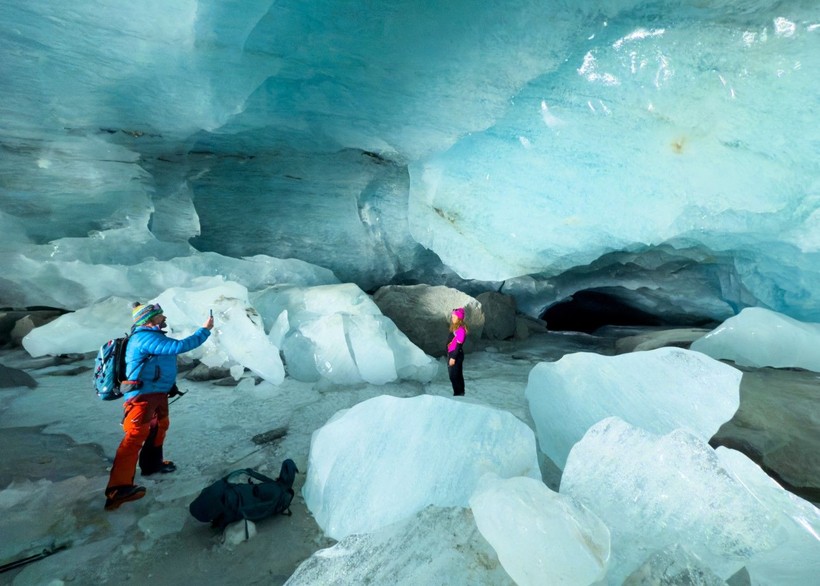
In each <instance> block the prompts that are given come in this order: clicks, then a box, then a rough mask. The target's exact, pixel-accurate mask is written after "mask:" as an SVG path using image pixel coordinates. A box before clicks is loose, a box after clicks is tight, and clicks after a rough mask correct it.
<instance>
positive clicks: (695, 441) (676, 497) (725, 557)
mask: <svg viewBox="0 0 820 586" xmlns="http://www.w3.org/2000/svg"><path fill="white" fill-rule="evenodd" d="M560 492H561V494H563V495H567V496H572V497H574V498H575V499H577V500H578V501H580V502H581V503H582V504H584V505H585V506H586V507H588V508H589V509H590V510H592V511H593V512H594V513H595V514H596V515H598V517H600V518H601V519H602V520H603V522H604V523H606V525H607V526H608V527H609V530H610V532H611V538H612V542H611V544H612V545H611V547H612V549H611V551H612V558H611V561H610V569H609V573H608V575H607V580H608V582H609V584H622V583H623V581H624V579H625V578H626V577H627V576H628V575H629V574H631V573H632V572H634V571H635V570H636V569H637V568H638V567H640V566H641V565H643V564H644V562H645V561H646V559H647V557H648V555H649V554H650V553H652V552H654V551H657V550H662V549H666V548H669V547H671V546H674V545H675V544H684V545H685V546H686V548H687V549H688V551H689V552H691V553H692V554H694V555H695V556H697V557H698V558H700V559H701V560H702V561H703V563H704V564H705V566H706V567H708V568H711V570H712V571H714V572H715V573H716V574H717V575H718V576H720V577H722V578H723V579H724V580H725V579H726V578H728V577H730V576H731V575H733V574H734V573H735V572H737V571H738V570H739V569H740V568H741V567H743V566H744V565H746V564H747V563H748V561H749V560H750V559H752V558H753V557H754V556H755V555H756V554H759V553H761V552H764V551H766V550H772V549H774V548H775V547H776V546H777V545H778V544H779V543H781V542H782V541H783V540H784V538H785V533H784V531H783V530H782V527H781V526H780V523H779V521H778V520H777V519H776V517H775V516H774V514H773V511H772V510H771V508H770V507H768V506H767V505H766V504H765V503H764V502H762V501H761V500H760V499H758V498H757V497H756V496H755V495H754V494H752V493H751V492H749V490H748V489H747V488H746V486H744V484H743V482H740V481H739V480H738V479H737V478H736V477H735V476H733V475H731V474H729V473H728V472H727V470H726V468H725V467H724V466H723V464H722V463H721V461H720V460H719V459H718V457H717V455H716V454H715V451H714V450H713V449H712V448H711V447H709V445H708V444H707V443H706V442H705V441H704V440H702V439H701V438H699V437H697V436H695V435H693V434H692V433H690V432H688V431H686V430H683V429H677V430H674V431H672V432H670V433H668V434H666V435H663V436H659V435H655V434H652V433H649V432H647V431H645V430H642V429H639V428H638V427H634V426H632V425H630V424H629V423H627V422H625V421H623V420H622V419H619V418H617V417H610V418H607V419H604V420H603V421H601V422H599V423H597V424H596V425H594V426H593V427H591V428H590V429H589V431H588V432H587V433H586V435H584V437H583V439H582V440H581V441H579V442H578V443H577V444H575V446H574V447H573V448H572V451H571V452H570V454H569V458H567V464H566V468H565V469H564V473H563V476H562V477H561V489H560Z"/></svg>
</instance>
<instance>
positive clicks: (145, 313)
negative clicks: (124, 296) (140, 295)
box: [131, 303, 162, 326]
mask: <svg viewBox="0 0 820 586" xmlns="http://www.w3.org/2000/svg"><path fill="white" fill-rule="evenodd" d="M161 313H162V308H161V307H160V306H159V303H148V304H146V305H142V304H140V303H135V304H134V309H133V310H132V311H131V316H132V317H133V318H134V325H135V326H144V325H145V324H147V323H148V322H149V321H150V320H151V318H153V317H156V316H158V315H160V314H161Z"/></svg>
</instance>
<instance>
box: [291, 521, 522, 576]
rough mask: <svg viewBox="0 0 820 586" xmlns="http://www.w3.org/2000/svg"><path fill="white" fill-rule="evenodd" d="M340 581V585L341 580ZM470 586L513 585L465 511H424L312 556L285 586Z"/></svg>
mask: <svg viewBox="0 0 820 586" xmlns="http://www.w3.org/2000/svg"><path fill="white" fill-rule="evenodd" d="M340 577H343V578H344V579H343V580H340ZM340 583H344V584H408V585H409V584H452V585H454V586H455V585H458V584H469V585H470V586H513V585H514V584H515V582H513V581H512V579H510V577H509V576H508V575H507V573H506V572H505V571H504V568H503V567H502V566H501V564H500V563H499V561H498V557H497V556H496V554H495V552H494V551H493V548H492V547H490V544H489V543H487V541H486V540H485V539H484V538H483V537H482V536H481V533H479V531H478V529H477V528H476V524H475V522H474V520H473V515H472V514H471V513H470V509H465V508H462V507H449V508H441V507H427V508H425V509H422V510H421V511H420V512H419V513H417V514H416V515H415V516H413V517H411V518H409V519H407V520H404V521H399V522H397V523H394V524H392V525H389V526H387V527H384V528H383V529H379V530H378V531H374V532H372V533H361V534H356V535H349V536H347V537H345V538H344V539H342V540H341V541H339V543H337V544H336V545H334V546H333V547H330V548H327V549H322V550H319V551H317V552H316V553H314V554H313V555H312V556H310V557H309V558H308V559H307V560H305V561H304V562H302V564H301V565H300V566H299V567H298V568H297V569H296V571H295V572H294V573H293V575H291V577H290V578H289V579H288V581H287V582H285V585H286V586H337V585H338V584H340Z"/></svg>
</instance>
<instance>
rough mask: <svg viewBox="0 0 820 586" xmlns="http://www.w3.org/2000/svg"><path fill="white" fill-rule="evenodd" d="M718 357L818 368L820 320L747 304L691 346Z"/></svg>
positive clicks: (742, 362) (743, 363)
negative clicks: (808, 320) (792, 316)
mask: <svg viewBox="0 0 820 586" xmlns="http://www.w3.org/2000/svg"><path fill="white" fill-rule="evenodd" d="M690 348H691V349H692V350H696V351H698V352H703V353H704V354H706V355H708V356H711V357H712V358H715V359H718V360H731V361H732V362H734V363H736V364H739V365H741V366H754V367H758V368H760V367H764V366H772V367H774V368H805V369H806V370H813V371H815V372H820V352H818V350H817V349H818V348H820V323H806V322H801V321H797V320H796V319H792V318H790V317H788V316H786V315H783V314H780V313H777V312H775V311H771V310H768V309H763V308H762V307H747V308H746V309H744V310H743V311H741V312H740V313H739V314H737V315H736V316H734V317H731V318H729V319H727V320H726V321H725V322H723V323H722V324H721V325H720V326H719V327H718V328H716V329H714V330H712V331H711V332H709V333H708V334H706V335H705V336H703V337H702V338H699V339H697V340H695V341H694V342H693V343H692V345H691V346H690Z"/></svg>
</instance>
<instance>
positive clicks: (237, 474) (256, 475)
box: [225, 468, 275, 483]
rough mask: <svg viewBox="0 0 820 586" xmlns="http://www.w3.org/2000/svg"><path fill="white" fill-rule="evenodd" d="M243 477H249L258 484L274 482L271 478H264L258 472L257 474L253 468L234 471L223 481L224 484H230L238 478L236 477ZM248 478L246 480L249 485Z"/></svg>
mask: <svg viewBox="0 0 820 586" xmlns="http://www.w3.org/2000/svg"><path fill="white" fill-rule="evenodd" d="M243 475H245V476H249V477H250V478H255V479H256V480H258V481H259V482H275V480H273V478H268V477H267V476H265V475H264V474H261V473H260V472H257V471H256V470H254V469H253V468H242V469H240V470H234V471H233V472H231V473H230V474H228V475H227V476H225V481H226V482H231V481H232V480H233V479H235V478H238V477H240V476H243ZM250 478H249V479H248V482H249V483H251V480H250Z"/></svg>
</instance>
